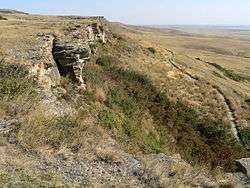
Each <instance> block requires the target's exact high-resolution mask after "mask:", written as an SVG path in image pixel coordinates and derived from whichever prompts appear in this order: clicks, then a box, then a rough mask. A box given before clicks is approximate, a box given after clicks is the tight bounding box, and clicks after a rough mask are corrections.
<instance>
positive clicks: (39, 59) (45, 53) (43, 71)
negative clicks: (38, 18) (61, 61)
mask: <svg viewBox="0 0 250 188" xmlns="http://www.w3.org/2000/svg"><path fill="white" fill-rule="evenodd" d="M37 40H38V44H37V46H36V47H35V49H33V50H31V51H30V53H31V54H32V57H33V58H31V59H32V60H31V62H32V68H31V70H30V72H31V74H32V75H33V76H34V77H36V78H37V80H38V82H39V84H40V86H42V87H43V88H44V89H45V90H50V89H51V87H53V86H56V85H58V84H59V83H60V74H59V71H58V67H57V65H56V63H55V61H54V59H53V55H52V48H53V41H54V35H53V34H51V33H47V34H45V33H38V34H37Z"/></svg>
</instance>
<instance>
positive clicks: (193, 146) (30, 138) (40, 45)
mask: <svg viewBox="0 0 250 188" xmlns="http://www.w3.org/2000/svg"><path fill="white" fill-rule="evenodd" d="M1 15H2V17H3V18H6V19H3V20H1V21H0V24H1V27H0V41H1V43H0V55H1V58H0V59H1V66H0V75H1V78H0V90H1V94H0V99H1V103H0V107H1V108H0V149H1V152H0V153H1V154H0V155H1V161H0V166H1V170H0V185H1V186H10V187H18V186H19V187H32V186H33V187H34V186H35V187H39V186H55V187H56V186H63V187H67V186H69V187H72V186H74V185H75V186H77V185H78V186H95V187H105V186H106V187H110V186H115V187H126V186H129V187H132V186H135V187H197V186H198V187H207V186H212V187H219V186H244V185H246V184H247V183H249V180H248V179H247V177H246V176H245V175H244V174H242V173H239V169H238V168H237V166H236V165H235V160H237V159H240V158H244V157H248V156H249V152H248V151H247V149H246V145H247V144H248V142H249V140H247V136H244V137H243V136H240V140H237V139H236V138H235V134H234V132H232V127H231V124H230V123H231V121H232V120H231V119H230V117H229V118H228V113H229V112H228V111H230V110H232V107H231V106H230V107H228V108H226V107H225V103H226V105H227V104H228V105H231V103H232V104H235V103H234V102H233V101H232V100H231V98H232V97H234V96H235V95H228V93H226V92H224V91H225V90H224V88H229V89H230V88H231V87H232V86H233V85H230V83H231V82H233V81H231V80H230V81H231V82H226V84H225V86H224V87H220V85H219V84H218V83H220V82H217V80H214V79H211V82H208V80H210V77H209V79H207V78H208V77H206V76H205V75H203V74H202V72H200V71H197V70H196V69H198V68H199V67H198V66H193V67H192V64H191V63H188V62H189V61H188V57H185V58H186V59H182V57H183V56H185V55H183V53H182V52H179V51H178V50H176V49H172V46H171V45H169V46H168V45H166V44H162V43H161V41H157V40H159V38H160V37H163V36H161V35H158V37H159V38H154V39H152V37H155V36H157V34H159V33H161V34H162V32H163V34H162V35H165V34H164V32H165V31H161V30H160V31H158V30H153V29H148V28H136V27H132V26H125V25H122V24H115V23H110V22H108V21H107V20H105V18H103V17H80V16H79V17H78V16H67V17H62V16H39V15H27V14H19V13H12V14H9V13H2V14H1ZM166 38H168V36H166ZM166 48H167V49H166ZM199 58H201V59H200V60H198V59H196V60H197V61H203V59H202V58H203V57H199ZM171 62H172V64H171ZM185 63H187V64H188V65H186V64H185ZM185 66H188V67H189V68H186V67H185ZM212 68H216V66H212V67H209V68H207V70H209V71H210V69H212ZM202 69H204V67H203V68H202ZM217 69H218V66H217ZM217 69H216V70H217ZM204 70H205V69H204ZM223 70H224V69H223ZM198 73H199V74H198ZM217 74H220V73H217ZM221 77H222V75H221ZM244 78H245V76H244ZM239 84H240V83H239ZM248 84H249V82H248V80H244V84H242V85H239V87H240V88H241V89H242V90H241V91H242V92H244V94H246V96H247V92H248V89H249V88H248ZM229 86H230V87H229ZM237 87H238V86H237ZM229 89H228V90H229ZM220 92H221V93H220ZM239 92H240V91H239ZM222 94H223V95H222ZM244 96H245V95H244ZM221 97H222V98H221ZM223 97H224V98H223ZM223 99H224V100H223ZM233 99H234V98H233ZM228 100H230V101H232V102H230V103H229V102H228ZM235 100H236V99H235ZM237 100H238V98H237ZM239 100H244V99H243V98H239ZM246 101H247V99H246ZM236 110H237V109H236ZM243 112H244V113H242V117H239V118H238V116H239V115H238V113H239V112H238V111H236V113H235V112H233V115H232V118H233V121H234V123H235V124H237V130H238V124H239V122H238V120H242V119H243V118H244V117H245V116H247V113H248V112H247V110H245V111H243ZM236 116H237V117H236ZM236 118H238V119H237V121H236ZM247 128H248V127H247V126H246V128H245V127H244V131H243V132H244V134H246V135H248V134H249V132H247V130H246V129H247ZM241 131H242V130H241ZM242 135H243V134H242Z"/></svg>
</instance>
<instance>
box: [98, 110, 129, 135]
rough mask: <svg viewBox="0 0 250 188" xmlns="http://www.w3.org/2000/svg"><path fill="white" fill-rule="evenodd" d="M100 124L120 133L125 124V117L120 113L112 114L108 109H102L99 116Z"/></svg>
mask: <svg viewBox="0 0 250 188" xmlns="http://www.w3.org/2000/svg"><path fill="white" fill-rule="evenodd" d="M99 119H100V121H101V122H100V123H101V124H103V125H104V126H105V127H107V128H109V129H111V130H113V129H116V130H119V131H122V129H123V126H124V124H125V117H124V115H123V114H122V113H118V112H114V111H112V110H110V109H104V110H102V111H101V113H100V114H99Z"/></svg>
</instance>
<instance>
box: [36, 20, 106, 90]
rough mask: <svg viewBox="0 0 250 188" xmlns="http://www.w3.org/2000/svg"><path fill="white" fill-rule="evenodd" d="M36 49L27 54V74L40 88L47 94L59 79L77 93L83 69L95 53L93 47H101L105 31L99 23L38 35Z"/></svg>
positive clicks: (82, 85) (82, 80)
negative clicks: (29, 63)
mask: <svg viewBox="0 0 250 188" xmlns="http://www.w3.org/2000/svg"><path fill="white" fill-rule="evenodd" d="M37 38H38V45H37V47H36V49H33V50H32V51H31V54H32V62H33V67H32V69H31V73H32V75H33V76H35V77H37V80H38V81H39V83H40V85H41V86H43V88H45V89H47V90H49V89H51V87H54V86H56V85H58V84H59V83H60V77H61V76H64V77H65V76H68V77H69V78H70V79H71V80H72V81H74V82H76V83H77V84H78V86H79V87H80V88H81V89H83V90H84V89H85V84H84V79H83V78H82V71H83V67H84V65H85V64H86V62H87V61H88V60H89V59H90V58H91V55H92V54H94V53H95V52H96V50H97V49H96V46H97V43H105V42H106V37H105V31H104V28H103V26H102V23H101V21H100V20H96V22H93V23H91V24H86V25H84V24H83V25H79V24H77V25H74V26H70V27H68V28H67V29H65V32H64V33H60V34H57V35H55V34H52V33H39V34H38V36H37Z"/></svg>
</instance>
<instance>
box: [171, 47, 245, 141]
mask: <svg viewBox="0 0 250 188" xmlns="http://www.w3.org/2000/svg"><path fill="white" fill-rule="evenodd" d="M166 50H167V51H168V52H169V53H170V54H171V57H170V58H169V57H168V62H169V63H170V64H171V65H172V66H173V67H174V68H176V69H177V70H179V71H180V72H182V73H183V74H185V75H186V76H187V77H189V78H190V79H191V80H192V81H199V78H198V77H197V76H193V75H191V74H190V73H188V72H187V71H185V70H183V69H182V68H181V67H180V66H178V65H177V64H176V63H175V62H174V58H175V54H174V52H173V51H171V50H169V49H166ZM206 83H208V84H209V85H211V86H212V87H213V88H214V89H215V90H216V92H217V94H218V96H219V97H220V99H221V101H222V103H223V104H224V107H225V109H226V111H227V118H228V121H229V123H230V127H231V132H232V134H233V136H234V137H235V139H236V140H237V141H238V143H240V144H241V145H243V141H242V139H241V136H240V133H239V131H238V128H237V127H238V126H237V122H236V114H235V110H234V108H233V106H232V104H231V102H230V100H229V99H228V98H227V97H226V95H225V94H224V93H223V92H222V91H221V90H220V89H219V88H218V87H217V86H215V85H212V84H211V83H209V82H208V81H206Z"/></svg>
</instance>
